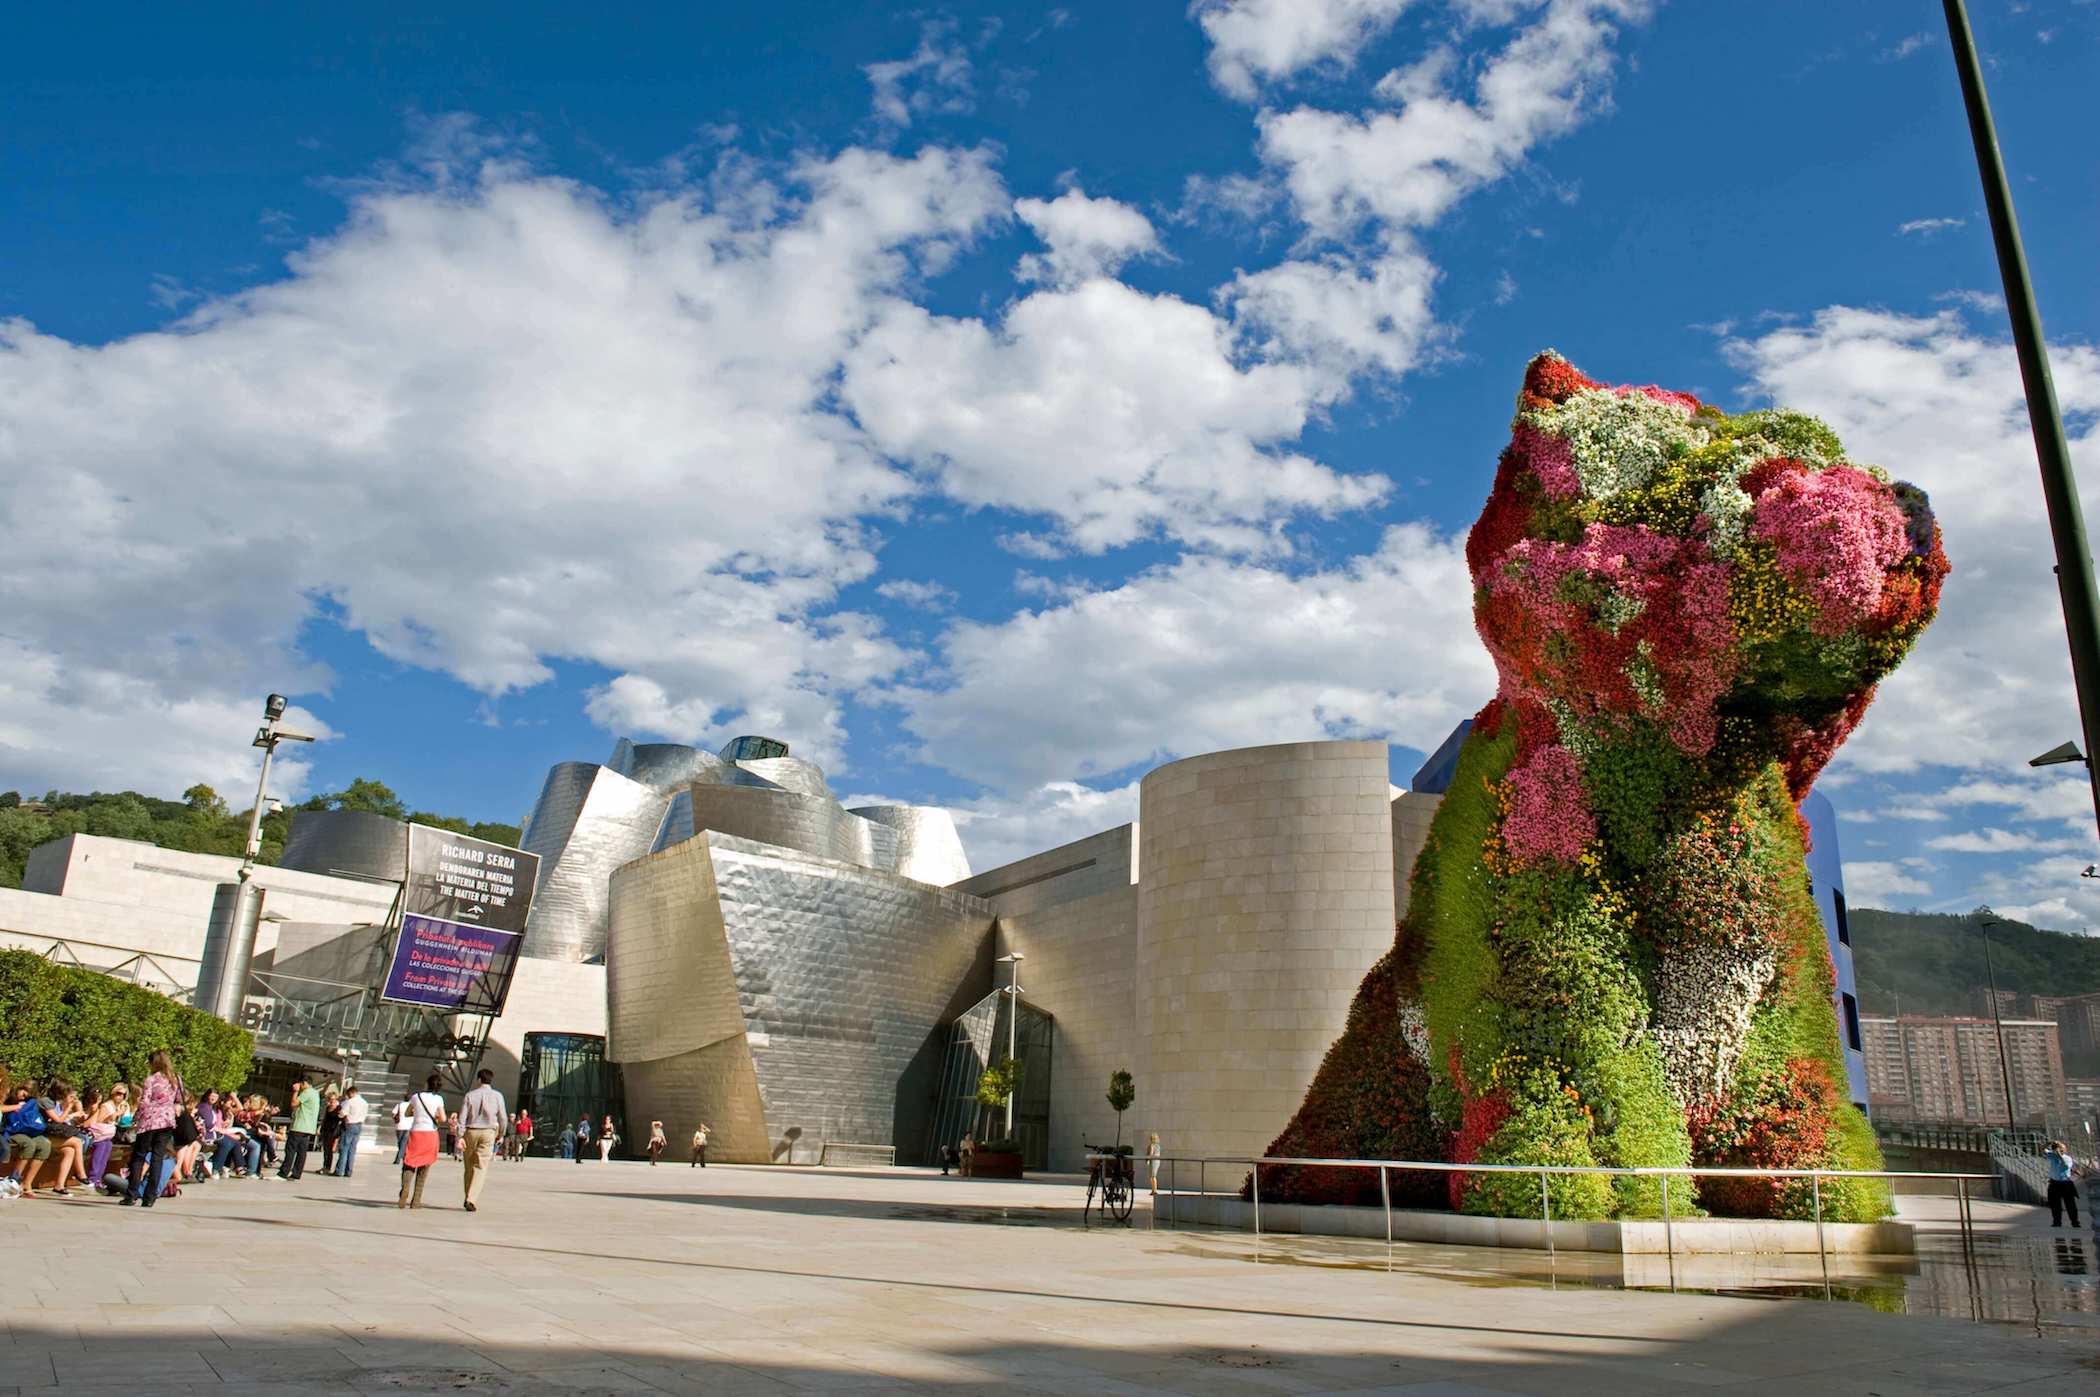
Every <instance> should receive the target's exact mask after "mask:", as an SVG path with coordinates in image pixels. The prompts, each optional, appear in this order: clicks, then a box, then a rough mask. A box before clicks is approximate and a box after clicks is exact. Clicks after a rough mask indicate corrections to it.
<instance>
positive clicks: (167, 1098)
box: [118, 1048, 182, 1208]
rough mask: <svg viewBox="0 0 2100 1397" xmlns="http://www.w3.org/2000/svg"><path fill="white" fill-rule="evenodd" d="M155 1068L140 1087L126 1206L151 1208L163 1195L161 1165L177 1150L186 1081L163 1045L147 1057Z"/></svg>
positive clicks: (121, 1200) (126, 1187)
mask: <svg viewBox="0 0 2100 1397" xmlns="http://www.w3.org/2000/svg"><path fill="white" fill-rule="evenodd" d="M146 1065H147V1067H148V1068H150V1069H151V1071H150V1072H149V1073H148V1075H147V1077H146V1080H145V1082H144V1083H143V1084H142V1085H141V1086H140V1087H139V1108H138V1110H137V1112H136V1113H135V1114H134V1116H133V1119H134V1121H135V1122H136V1130H137V1134H136V1135H134V1136H133V1138H132V1143H131V1163H130V1164H129V1165H127V1166H126V1167H125V1170H124V1179H125V1188H124V1196H123V1198H122V1199H120V1200H118V1201H119V1202H121V1203H122V1204H123V1206H125V1207H127V1208H128V1207H130V1206H131V1205H132V1204H134V1203H136V1204H138V1205H139V1206H140V1207H142V1208H150V1207H152V1206H153V1204H154V1202H155V1200H157V1199H158V1198H159V1197H160V1180H161V1166H162V1164H163V1162H165V1161H171V1160H172V1159H173V1158H174V1154H175V1108H176V1106H177V1105H178V1104H180V1102H181V1100H182V1081H181V1079H180V1078H178V1077H177V1076H176V1075H175V1065H174V1064H173V1063H172V1062H170V1061H169V1060H168V1050H167V1049H166V1048H162V1049H160V1050H159V1051H158V1052H156V1053H154V1054H153V1056H152V1057H150V1058H148V1059H146Z"/></svg>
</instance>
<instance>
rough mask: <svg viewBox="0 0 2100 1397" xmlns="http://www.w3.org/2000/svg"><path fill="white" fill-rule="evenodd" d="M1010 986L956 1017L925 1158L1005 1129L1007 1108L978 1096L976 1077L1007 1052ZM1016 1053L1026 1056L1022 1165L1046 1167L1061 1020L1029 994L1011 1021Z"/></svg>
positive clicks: (1017, 1102)
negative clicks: (1052, 1080) (1055, 1049)
mask: <svg viewBox="0 0 2100 1397" xmlns="http://www.w3.org/2000/svg"><path fill="white" fill-rule="evenodd" d="M1012 999H1013V996H1012V995H1010V994H1008V993H1007V992H1006V991H1005V990H995V991H993V992H992V993H991V994H988V995H986V996H985V997H984V998H983V999H980V1000H978V1001H977V1003H975V1004H973V1005H971V1006H970V1007H969V1008H968V1009H966V1010H964V1011H963V1013H962V1014H961V1015H960V1016H959V1017H958V1018H957V1019H956V1020H955V1022H954V1024H953V1025H951V1026H950V1028H949V1030H948V1051H947V1054H946V1055H945V1057H944V1058H943V1059H942V1062H941V1081H940V1087H939V1095H938V1097H937V1099H936V1100H935V1102H934V1110H933V1133H932V1134H931V1136H930V1137H929V1138H928V1139H927V1141H926V1158H927V1159H928V1160H938V1159H939V1158H940V1151H941V1150H942V1148H943V1147H945V1146H952V1145H954V1144H955V1143H956V1142H958V1141H959V1140H961V1139H962V1137H963V1136H965V1135H968V1136H970V1137H971V1138H972V1139H975V1140H979V1141H983V1140H994V1139H997V1138H999V1137H1000V1136H1002V1135H1004V1134H1005V1133H1006V1113H1005V1111H1003V1110H993V1109H992V1108H991V1107H989V1106H982V1105H979V1104H978V1101H977V1079H978V1078H980V1077H982V1076H983V1075H984V1069H985V1068H987V1067H989V1066H991V1065H992V1063H994V1062H996V1061H998V1060H999V1059H1000V1058H1003V1057H1005V1056H1006V1045H1007V1035H1008V1025H1007V1014H1008V1008H1007V1006H1008V1005H1009V1004H1010V1003H1011V1002H1012ZM1012 1034H1013V1043H1014V1056H1015V1057H1017V1058H1019V1059H1020V1060H1021V1064H1022V1068H1021V1090H1020V1094H1019V1095H1017V1096H1016V1097H1015V1098H1014V1135H1015V1136H1016V1137H1017V1138H1018V1139H1019V1140H1020V1142H1021V1165H1022V1167H1023V1168H1025V1169H1045V1168H1048V1167H1049V1160H1050V1065H1051V1063H1050V1059H1051V1048H1052V1046H1053V1042H1054V1040H1055V1038H1056V1034H1057V1020H1056V1019H1054V1018H1052V1017H1051V1016H1050V1015H1049V1014H1046V1013H1044V1012H1043V1011H1042V1010H1041V1009H1038V1008H1036V1007H1035V1006H1034V1005H1033V1004H1030V1003H1028V1002H1027V1000H1026V999H1025V998H1024V999H1023V1000H1022V1003H1021V1018H1020V1022H1018V1023H1016V1024H1014V1025H1013V1026H1012Z"/></svg>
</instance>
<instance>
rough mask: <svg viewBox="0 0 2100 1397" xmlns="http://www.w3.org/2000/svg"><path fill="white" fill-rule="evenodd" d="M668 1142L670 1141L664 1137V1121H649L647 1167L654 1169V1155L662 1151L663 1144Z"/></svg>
mask: <svg viewBox="0 0 2100 1397" xmlns="http://www.w3.org/2000/svg"><path fill="white" fill-rule="evenodd" d="M670 1143H671V1142H670V1141H669V1140H667V1139H665V1138H664V1123H663V1122H662V1121H650V1122H649V1167H650V1168H651V1169H654V1168H655V1167H656V1157H657V1156H658V1155H660V1154H662V1153H663V1152H664V1146H666V1145H668V1144H670Z"/></svg>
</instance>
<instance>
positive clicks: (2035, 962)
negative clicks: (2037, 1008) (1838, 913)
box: [1847, 907, 2100, 1014]
mask: <svg viewBox="0 0 2100 1397" xmlns="http://www.w3.org/2000/svg"><path fill="white" fill-rule="evenodd" d="M1847 920H1848V921H1849V922H1850V924H1851V929H1852V965H1853V970H1854V972H1855V974H1856V975H1857V976H1858V979H1859V1007H1860V1008H1861V1009H1862V1010H1864V1011H1865V1012H1867V1013H1870V1014H1894V1013H1904V1014H1972V1013H1975V1012H1976V1011H1977V1008H1978V1001H1977V999H1976V996H1975V990H1976V989H1977V987H1979V986H1981V985H1983V984H1984V983H1985V982H1986V981H1985V976H1984V964H1983V933H1982V931H1981V929H1980V927H1979V925H1978V923H1977V920H1976V918H1975V917H1974V916H1951V915H1944V914H1941V915H1935V914H1930V913H1925V912H1884V911H1880V910H1878V909H1875V908H1871V907H1856V908H1853V909H1851V911H1850V914H1849V916H1848V917H1847ZM1991 961H1992V964H1993V965H1994V966H1995V967H1996V968H1997V972H1998V988H1999V989H2001V990H2017V991H2018V992H2020V993H2021V994H2089V993H2091V992H2093V991H2095V990H2100V936H2074V935H2072V934H2070V933H2068V932H2062V931H2045V930H2043V929H2041V928H2039V927H2032V926H2029V925H2028V924H2027V923H2025V922H2016V921H2013V920H2011V919H2010V918H1999V919H1998V920H1996V921H1995V922H1994V923H1993V924H1992V926H1991Z"/></svg>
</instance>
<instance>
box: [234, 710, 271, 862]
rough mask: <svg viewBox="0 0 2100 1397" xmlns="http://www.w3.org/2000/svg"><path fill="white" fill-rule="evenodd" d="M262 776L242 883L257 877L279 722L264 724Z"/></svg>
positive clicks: (251, 815)
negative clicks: (272, 759)
mask: <svg viewBox="0 0 2100 1397" xmlns="http://www.w3.org/2000/svg"><path fill="white" fill-rule="evenodd" d="M262 739H263V741H262V749H263V764H262V776H261V778H260V779H259V780H257V781H256V783H255V808H254V809H253V810H251V811H249V812H248V846H247V850H246V852H245V853H244V854H243V855H242V856H241V881H242V882H243V883H245V882H247V881H248V880H249V879H250V878H253V877H254V876H255V856H256V855H257V854H258V853H260V852H262V818H263V801H265V800H267V799H268V798H269V790H270V758H272V757H274V756H276V755H277V721H276V719H274V718H273V719H271V720H269V721H268V722H266V723H264V724H263V730H262Z"/></svg>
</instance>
